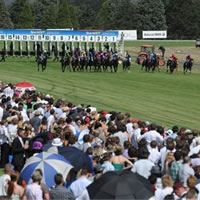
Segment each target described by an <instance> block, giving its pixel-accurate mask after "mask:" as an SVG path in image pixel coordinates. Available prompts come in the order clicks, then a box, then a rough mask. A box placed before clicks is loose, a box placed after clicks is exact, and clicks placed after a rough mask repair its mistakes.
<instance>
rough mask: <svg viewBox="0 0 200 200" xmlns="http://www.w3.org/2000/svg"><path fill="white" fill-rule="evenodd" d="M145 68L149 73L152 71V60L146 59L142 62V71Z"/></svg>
mask: <svg viewBox="0 0 200 200" xmlns="http://www.w3.org/2000/svg"><path fill="white" fill-rule="evenodd" d="M144 67H145V71H146V72H149V71H150V69H151V59H150V58H146V59H144V61H143V62H142V69H141V70H143V68H144Z"/></svg>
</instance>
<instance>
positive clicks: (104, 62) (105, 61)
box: [102, 56, 112, 72]
mask: <svg viewBox="0 0 200 200" xmlns="http://www.w3.org/2000/svg"><path fill="white" fill-rule="evenodd" d="M102 65H103V71H104V72H105V71H107V69H108V67H110V69H111V72H112V65H111V62H110V56H107V57H105V58H103V60H102Z"/></svg>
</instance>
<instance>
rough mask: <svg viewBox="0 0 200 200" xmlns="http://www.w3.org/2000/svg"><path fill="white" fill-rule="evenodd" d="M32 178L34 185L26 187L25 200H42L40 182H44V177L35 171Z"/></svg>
mask: <svg viewBox="0 0 200 200" xmlns="http://www.w3.org/2000/svg"><path fill="white" fill-rule="evenodd" d="M31 178H32V180H33V183H31V184H28V185H27V186H26V188H25V192H24V196H23V200H41V199H42V189H41V187H40V182H41V180H42V176H41V175H40V172H39V171H35V172H34V173H33V175H32V177H31Z"/></svg>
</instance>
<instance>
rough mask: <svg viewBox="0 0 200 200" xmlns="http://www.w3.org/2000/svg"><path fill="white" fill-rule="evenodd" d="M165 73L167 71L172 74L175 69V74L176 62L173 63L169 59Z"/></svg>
mask: <svg viewBox="0 0 200 200" xmlns="http://www.w3.org/2000/svg"><path fill="white" fill-rule="evenodd" d="M166 66H167V72H168V69H169V70H170V73H171V74H172V73H173V72H174V70H175V69H176V72H177V62H176V61H173V60H171V59H169V60H168V61H167V65H166Z"/></svg>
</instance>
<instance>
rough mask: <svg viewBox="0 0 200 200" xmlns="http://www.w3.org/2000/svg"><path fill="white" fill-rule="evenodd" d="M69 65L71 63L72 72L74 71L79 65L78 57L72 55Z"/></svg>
mask: <svg viewBox="0 0 200 200" xmlns="http://www.w3.org/2000/svg"><path fill="white" fill-rule="evenodd" d="M71 65H72V69H73V72H75V71H76V69H79V67H80V62H79V58H78V57H75V56H73V57H72V61H71Z"/></svg>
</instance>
